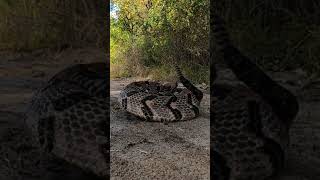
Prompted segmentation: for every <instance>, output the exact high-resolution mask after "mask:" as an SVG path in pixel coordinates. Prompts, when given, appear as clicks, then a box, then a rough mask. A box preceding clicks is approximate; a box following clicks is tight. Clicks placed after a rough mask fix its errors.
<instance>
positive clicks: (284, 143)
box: [210, 12, 298, 180]
mask: <svg viewBox="0 0 320 180" xmlns="http://www.w3.org/2000/svg"><path fill="white" fill-rule="evenodd" d="M210 25H211V29H212V32H213V34H214V37H212V38H213V39H212V40H211V41H212V42H215V44H216V46H217V48H218V49H219V51H220V52H221V53H222V55H223V57H224V61H225V63H226V64H227V65H228V66H229V68H230V69H231V70H232V71H233V72H234V74H235V75H236V76H237V78H238V79H239V80H241V81H243V82H244V83H245V84H246V86H245V85H226V84H218V83H213V91H212V94H211V97H212V98H213V103H212V105H213V108H212V110H213V111H212V114H211V115H212V117H213V121H211V142H212V143H211V155H212V157H213V158H212V159H211V162H212V163H211V166H212V168H213V179H215V180H254V179H267V178H268V177H271V176H274V175H276V174H277V173H278V172H279V171H280V170H281V168H282V167H283V166H284V164H285V158H286V157H285V155H286V151H287V148H288V141H289V127H290V125H291V122H292V120H293V119H294V117H295V115H296V114H297V111H298V103H297V100H296V98H295V97H294V96H293V95H292V94H291V93H290V92H289V91H287V90H286V89H284V88H283V87H281V86H280V85H278V84H276V83H275V82H274V81H273V80H272V79H271V78H269V77H268V76H267V75H266V74H265V73H263V71H262V70H260V69H259V68H258V67H257V66H256V65H255V64H253V63H252V62H251V61H250V60H249V59H248V58H247V57H245V56H243V55H242V54H241V53H240V52H239V50H238V49H236V48H235V47H234V46H233V45H232V44H231V42H230V40H229V36H228V33H227V31H226V29H225V24H224V21H223V20H222V18H221V17H220V16H219V15H217V14H215V12H213V13H212V17H211V22H210Z"/></svg>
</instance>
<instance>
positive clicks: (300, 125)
mask: <svg viewBox="0 0 320 180" xmlns="http://www.w3.org/2000/svg"><path fill="white" fill-rule="evenodd" d="M101 52H103V51H100V50H96V49H79V50H72V51H71V50H70V51H66V52H63V53H55V54H53V55H51V56H49V57H48V56H41V55H39V56H36V57H18V56H3V57H5V58H1V61H0V141H1V146H0V179H6V180H11V179H19V178H20V179H24V180H25V179H30V180H38V179H42V180H43V179H44V180H49V179H52V178H53V177H55V178H56V179H58V177H59V176H57V175H56V174H55V175H53V174H50V175H46V176H43V174H42V175H37V174H36V173H35V172H36V171H37V169H35V168H36V167H34V168H29V169H30V171H31V172H32V173H34V174H31V175H30V172H28V171H29V169H28V168H27V165H26V166H25V167H21V166H19V162H20V161H21V159H23V157H26V156H28V158H32V157H36V156H37V155H36V154H34V153H33V154H27V155H24V156H21V149H19V147H18V146H17V145H18V144H19V142H20V141H21V138H22V137H24V134H23V133H22V131H23V126H22V124H23V118H22V117H23V112H24V109H25V107H26V104H27V103H28V101H29V100H30V97H31V95H32V93H33V92H34V90H36V89H37V88H38V87H40V86H41V84H42V83H43V82H45V81H46V80H47V79H48V78H49V77H50V76H52V75H53V74H54V73H56V72H58V71H59V70H61V69H63V68H65V67H67V66H69V65H70V64H74V63H81V62H96V61H104V60H105V56H104V55H103V54H102V53H101ZM226 74H228V73H226ZM273 76H274V77H275V79H277V81H278V82H280V83H281V84H283V85H285V86H287V87H288V88H289V89H291V90H292V91H293V92H295V93H296V94H297V96H298V97H299V101H300V107H301V108H300V112H299V114H298V116H297V118H296V120H295V122H294V124H293V127H292V130H291V135H290V136H291V149H290V152H289V158H288V168H287V169H286V171H285V172H284V173H283V175H282V177H281V178H280V179H281V180H317V179H320V121H319V119H320V113H319V112H320V81H319V80H317V81H315V82H314V83H313V84H310V85H307V86H303V85H302V84H303V83H301V82H303V81H304V80H305V77H304V76H303V75H301V73H298V72H293V73H280V74H273ZM228 78H229V76H228V75H226V77H225V79H226V80H228ZM132 80H133V79H120V80H113V81H111V89H110V90H111V104H112V107H111V108H112V111H111V114H110V115H111V121H110V128H111V173H112V177H113V179H150V178H155V177H159V175H161V176H162V177H165V178H164V179H209V173H210V172H209V162H210V161H209V143H210V142H209V133H210V130H209V96H208V94H206V96H205V98H204V101H203V104H202V109H201V116H200V117H199V118H197V119H195V120H192V121H186V122H179V123H171V124H168V125H166V124H162V123H149V122H144V121H139V120H137V119H134V118H133V117H128V116H126V113H124V112H122V111H121V110H120V109H118V108H117V103H116V96H117V94H118V93H119V91H120V90H121V89H122V88H123V86H124V85H126V84H127V83H129V82H131V81H132ZM302 87H304V88H302ZM22 154H23V153H22ZM18 172H19V173H20V175H17V173H18ZM75 172H76V173H74V172H73V173H72V172H71V171H66V172H64V173H63V174H60V175H61V177H67V175H68V179H70V180H71V179H81V178H79V171H75ZM68 173H69V174H68ZM57 174H59V173H57ZM75 174H78V176H77V175H75ZM83 179H86V178H83Z"/></svg>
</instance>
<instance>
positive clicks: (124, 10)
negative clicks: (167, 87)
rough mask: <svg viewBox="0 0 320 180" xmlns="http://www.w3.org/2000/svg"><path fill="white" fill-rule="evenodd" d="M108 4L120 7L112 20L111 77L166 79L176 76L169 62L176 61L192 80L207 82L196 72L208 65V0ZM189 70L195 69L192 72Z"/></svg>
mask: <svg viewBox="0 0 320 180" xmlns="http://www.w3.org/2000/svg"><path fill="white" fill-rule="evenodd" d="M111 3H112V4H114V6H116V7H117V8H118V9H119V10H118V12H117V17H116V18H112V19H111V50H110V53H111V75H112V76H113V77H116V76H117V75H118V76H119V75H121V74H126V75H131V76H136V75H140V76H141V75H142V76H146V75H151V76H153V77H154V78H156V79H157V78H165V79H167V80H168V79H172V78H173V77H174V73H173V72H171V70H172V63H173V61H178V63H179V64H180V65H181V66H182V67H183V69H184V70H185V73H186V75H187V76H188V77H190V78H191V79H192V80H195V81H198V82H208V79H209V73H207V74H205V75H204V74H203V73H201V74H200V73H199V70H201V71H203V72H208V65H209V40H208V39H209V1H208V0H181V1H174V0H137V1H130V0H113V1H112V2H111ZM118 47H121V48H118ZM119 66H122V67H123V68H122V69H121V70H122V73H119ZM116 67H118V68H116ZM187 67H188V68H187ZM190 67H192V68H193V69H197V70H198V71H190V69H192V68H190ZM188 69H189V70H188ZM115 74H117V75H115Z"/></svg>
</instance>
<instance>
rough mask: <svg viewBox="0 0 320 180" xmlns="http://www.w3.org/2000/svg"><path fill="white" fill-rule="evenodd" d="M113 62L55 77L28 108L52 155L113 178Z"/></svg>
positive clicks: (32, 123)
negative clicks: (110, 78) (110, 144)
mask: <svg viewBox="0 0 320 180" xmlns="http://www.w3.org/2000/svg"><path fill="white" fill-rule="evenodd" d="M107 73H108V71H107V64H106V63H90V64H78V65H74V66H72V67H69V68H66V69H64V70H62V71H61V72H59V73H57V74H56V75H55V76H53V77H52V78H51V79H50V80H49V81H48V83H46V84H45V85H44V86H43V87H42V88H41V89H39V90H38V91H37V92H36V93H35V94H34V96H33V98H32V100H31V103H30V105H29V107H28V109H27V111H26V114H25V115H26V118H25V123H26V124H27V125H28V126H29V127H30V129H31V130H32V132H33V135H34V137H35V139H36V142H38V144H39V146H40V148H41V149H42V150H43V152H44V153H46V154H53V155H54V157H57V158H58V159H62V160H64V161H66V162H68V163H71V164H73V165H76V166H78V167H81V168H83V169H84V170H85V171H87V172H89V173H90V174H92V175H94V176H96V175H98V176H99V177H109V174H108V173H109V170H108V169H109V168H108V167H109V151H108V149H107V147H108V142H109V141H108V138H109V128H108V127H107V122H106V119H107V118H108V116H109V109H108V108H109V100H108V98H107V97H108V95H107V85H108V83H109V82H107V78H106V76H107Z"/></svg>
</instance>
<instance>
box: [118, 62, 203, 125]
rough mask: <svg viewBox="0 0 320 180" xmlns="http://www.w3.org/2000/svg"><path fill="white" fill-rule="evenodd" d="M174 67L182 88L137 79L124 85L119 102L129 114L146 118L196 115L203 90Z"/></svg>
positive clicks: (149, 119) (190, 117)
mask: <svg viewBox="0 0 320 180" xmlns="http://www.w3.org/2000/svg"><path fill="white" fill-rule="evenodd" d="M175 69H176V72H177V75H178V78H179V80H180V82H181V83H182V84H183V85H184V86H185V87H186V88H177V84H176V85H175V86H174V87H172V86H167V85H162V84H160V83H158V82H150V81H138V82H133V83H130V84H129V85H127V86H126V87H125V88H124V89H123V90H122V91H121V93H120V96H119V99H118V100H119V102H120V104H121V106H122V107H123V108H124V109H125V110H126V111H127V112H129V113H131V114H134V115H136V116H138V117H141V118H143V119H146V120H148V121H162V122H172V121H183V120H189V119H193V118H195V117H197V116H198V115H199V106H200V102H201V100H202V97H203V93H202V92H201V91H200V90H199V89H197V88H196V87H195V86H194V85H193V84H192V83H191V82H190V81H189V80H188V79H186V78H185V77H184V76H183V75H182V73H181V70H180V68H179V67H178V65H177V64H176V63H175Z"/></svg>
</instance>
